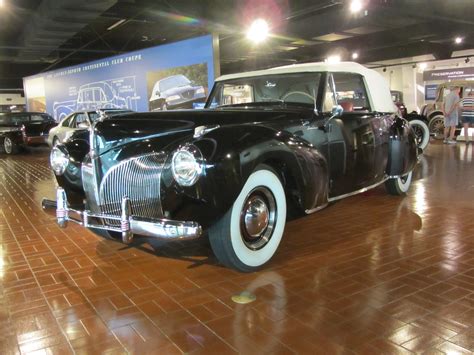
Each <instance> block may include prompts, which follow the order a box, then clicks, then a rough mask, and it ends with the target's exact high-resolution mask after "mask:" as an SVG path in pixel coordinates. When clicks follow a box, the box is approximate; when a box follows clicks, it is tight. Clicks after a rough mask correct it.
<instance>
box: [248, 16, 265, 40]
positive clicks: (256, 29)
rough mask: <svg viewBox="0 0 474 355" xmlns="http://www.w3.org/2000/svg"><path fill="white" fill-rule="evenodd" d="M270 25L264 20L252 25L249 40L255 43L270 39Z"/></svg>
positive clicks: (249, 30)
mask: <svg viewBox="0 0 474 355" xmlns="http://www.w3.org/2000/svg"><path fill="white" fill-rule="evenodd" d="M268 32H269V28H268V23H267V21H265V20H264V19H257V20H255V21H254V22H252V24H251V25H250V27H249V29H248V31H247V38H248V39H249V40H251V41H252V42H255V43H260V42H263V41H265V40H266V39H267V37H268Z"/></svg>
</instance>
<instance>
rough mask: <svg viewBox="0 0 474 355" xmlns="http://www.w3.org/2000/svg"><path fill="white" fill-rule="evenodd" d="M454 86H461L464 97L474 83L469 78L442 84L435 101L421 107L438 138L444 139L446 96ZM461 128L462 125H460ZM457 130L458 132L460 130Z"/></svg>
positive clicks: (473, 86)
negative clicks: (444, 105) (444, 104)
mask: <svg viewBox="0 0 474 355" xmlns="http://www.w3.org/2000/svg"><path fill="white" fill-rule="evenodd" d="M453 87H460V88H461V92H460V94H459V95H460V97H461V98H462V97H463V95H464V92H465V91H466V89H467V88H474V83H473V82H472V81H469V80H453V81H449V82H445V83H442V84H440V85H439V86H438V87H437V89H436V99H435V102H434V103H430V104H426V105H425V106H423V107H422V109H421V115H422V116H424V118H425V120H426V121H427V122H428V127H429V129H430V133H431V135H433V136H434V137H435V138H436V139H442V138H443V133H444V114H443V103H444V98H445V97H446V96H447V95H448V94H449V93H450V91H451V90H450V89H451V88H453ZM458 128H459V130H460V128H461V125H459V126H458ZM459 130H456V134H457V133H458V132H459Z"/></svg>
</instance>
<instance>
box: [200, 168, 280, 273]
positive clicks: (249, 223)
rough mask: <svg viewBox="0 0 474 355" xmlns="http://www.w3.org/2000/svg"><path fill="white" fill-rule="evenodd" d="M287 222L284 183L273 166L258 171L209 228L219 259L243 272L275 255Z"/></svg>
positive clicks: (253, 269)
mask: <svg viewBox="0 0 474 355" xmlns="http://www.w3.org/2000/svg"><path fill="white" fill-rule="evenodd" d="M285 223H286V197H285V190H284V189H283V185H282V183H281V181H280V179H279V178H278V176H277V175H276V173H275V172H274V171H273V169H271V168H270V167H269V166H266V165H262V166H260V167H259V168H258V169H257V170H256V171H254V172H253V173H252V174H251V175H250V177H249V178H248V180H247V182H246V183H245V185H244V187H243V188H242V191H241V192H240V194H239V196H238V197H237V199H236V200H235V202H234V204H233V205H232V207H231V209H230V210H229V211H228V212H227V213H226V214H225V215H224V217H223V218H222V219H221V220H220V221H219V222H218V223H217V224H216V225H214V226H213V227H211V228H210V230H209V240H210V243H211V247H212V250H213V251H214V254H215V255H216V257H217V259H218V260H219V261H220V262H221V263H222V264H224V265H226V266H228V267H232V268H234V269H237V270H239V271H243V272H250V271H255V270H257V269H258V268H259V267H261V266H262V265H264V264H265V263H267V262H268V261H269V260H270V259H271V257H272V256H273V255H274V254H275V252H276V250H277V248H278V245H279V244H280V241H281V239H282V236H283V231H284V229H285Z"/></svg>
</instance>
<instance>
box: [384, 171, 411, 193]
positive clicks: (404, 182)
mask: <svg viewBox="0 0 474 355" xmlns="http://www.w3.org/2000/svg"><path fill="white" fill-rule="evenodd" d="M412 174H413V172H411V171H410V172H409V173H408V174H406V175H403V176H400V177H397V178H392V179H388V180H387V181H385V188H386V189H387V192H388V193H389V194H390V195H396V196H400V195H405V194H406V193H407V192H408V190H409V189H410V185H411V178H412Z"/></svg>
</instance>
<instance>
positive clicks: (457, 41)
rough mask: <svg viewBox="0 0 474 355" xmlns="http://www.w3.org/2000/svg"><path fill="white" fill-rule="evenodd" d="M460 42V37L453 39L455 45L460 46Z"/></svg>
mask: <svg viewBox="0 0 474 355" xmlns="http://www.w3.org/2000/svg"><path fill="white" fill-rule="evenodd" d="M462 40H463V38H462V37H456V38H455V39H454V42H456V44H460V43H462Z"/></svg>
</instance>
